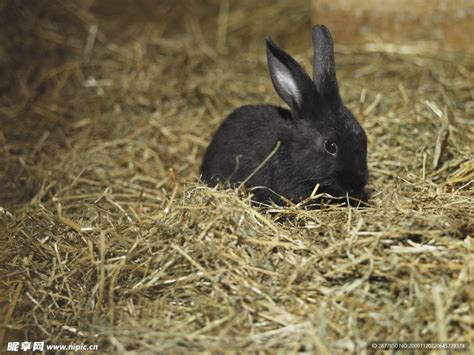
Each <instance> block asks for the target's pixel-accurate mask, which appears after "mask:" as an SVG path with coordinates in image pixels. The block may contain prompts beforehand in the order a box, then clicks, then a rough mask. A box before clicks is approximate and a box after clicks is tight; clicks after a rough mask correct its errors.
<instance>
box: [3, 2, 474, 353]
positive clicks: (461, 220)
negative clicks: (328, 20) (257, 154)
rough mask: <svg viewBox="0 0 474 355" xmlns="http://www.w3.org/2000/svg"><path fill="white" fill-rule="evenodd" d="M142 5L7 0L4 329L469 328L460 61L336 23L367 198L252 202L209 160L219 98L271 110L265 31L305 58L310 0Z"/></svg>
mask: <svg viewBox="0 0 474 355" xmlns="http://www.w3.org/2000/svg"><path fill="white" fill-rule="evenodd" d="M153 4H154V2H152V1H137V2H126V1H121V2H120V3H119V2H117V1H101V2H92V1H89V2H87V1H72V2H62V1H47V2H46V1H37V2H34V3H33V2H31V3H30V2H28V3H27V2H24V1H15V0H13V1H3V2H0V13H1V21H2V31H1V32H0V36H1V37H0V38H1V40H2V42H3V43H5V46H4V47H3V49H2V53H1V56H0V57H1V58H2V59H1V61H2V62H1V63H0V64H1V75H2V77H3V78H4V79H5V80H2V84H1V85H0V91H1V92H2V94H1V95H0V119H1V126H0V163H1V164H0V207H1V209H0V235H1V239H0V243H1V248H0V250H1V252H0V262H1V263H0V272H1V283H0V291H1V293H2V294H3V295H4V297H3V300H1V306H2V307H3V311H2V313H1V314H2V317H3V318H2V320H3V321H2V322H0V323H1V324H0V327H1V328H0V339H2V341H3V344H5V342H7V341H14V340H19V341H23V340H26V339H28V340H30V341H39V340H44V341H46V343H56V344H58V343H64V344H69V343H86V344H99V347H100V351H118V352H123V351H130V352H136V353H143V352H150V353H152V352H188V351H210V352H219V351H224V350H226V349H227V350H228V349H233V350H237V351H259V352H260V351H280V352H282V353H286V352H297V351H307V352H330V353H345V352H348V351H352V352H354V351H355V352H366V351H367V350H366V342H368V341H371V340H392V341H393V340H407V341H408V340H420V341H421V340H423V341H436V340H440V341H444V340H446V341H467V342H470V343H471V344H472V341H473V339H474V337H473V335H474V333H473V331H472V325H473V324H472V304H473V293H472V271H473V266H474V260H473V257H472V248H473V241H472V238H473V233H474V230H473V225H474V223H473V222H474V210H473V208H472V206H473V205H474V190H473V181H474V156H473V150H474V149H473V143H472V142H473V140H474V125H473V124H474V121H473V118H472V117H473V112H474V98H473V86H472V80H473V77H472V72H473V69H474V58H473V56H472V55H471V54H466V53H437V54H423V53H417V52H414V51H409V52H407V53H403V54H399V53H397V52H396V51H387V50H386V47H381V48H380V50H379V49H377V46H371V47H370V48H361V47H358V48H349V47H347V48H346V47H340V46H337V38H336V39H335V41H336V62H337V67H338V78H339V82H340V86H341V92H342V96H343V98H344V100H345V102H346V103H347V106H348V107H349V108H350V109H351V110H352V111H353V112H354V114H355V115H356V116H357V117H358V118H359V120H360V122H361V123H362V125H363V126H364V128H365V129H366V131H367V134H368V138H369V158H368V161H369V171H370V181H369V190H370V193H371V200H370V206H369V207H367V208H348V207H344V206H337V205H333V206H324V207H323V208H321V209H320V210H312V211H307V210H304V209H303V208H301V207H299V206H288V207H284V208H282V207H276V206H269V207H266V208H256V207H253V206H252V205H251V203H250V198H249V196H248V195H247V194H245V193H244V192H242V191H231V190H223V189H218V190H215V189H210V188H208V187H206V186H204V185H203V184H202V183H200V182H199V165H200V161H201V159H202V155H203V152H204V149H205V148H206V145H207V144H208V142H209V141H210V139H211V137H212V134H213V132H214V131H215V129H216V128H217V126H218V125H219V123H220V122H221V121H222V120H223V119H224V117H225V115H226V114H228V113H229V112H230V111H231V110H232V109H234V108H236V107H238V106H239V105H243V104H247V103H261V102H268V103H275V104H280V101H279V100H278V98H277V95H276V94H275V93H274V91H273V88H272V87H271V82H270V80H269V78H268V74H267V69H266V62H265V52H264V41H263V39H264V37H265V36H267V35H271V36H272V38H273V39H274V40H275V41H276V42H277V43H279V44H280V45H281V46H282V47H283V48H285V49H287V50H288V51H289V52H291V53H292V54H294V55H295V57H296V58H297V59H298V60H300V61H301V62H302V63H303V64H304V65H305V66H306V68H309V65H310V63H311V48H310V46H311V42H310V28H311V21H310V19H309V4H307V2H304V1H296V2H294V1H292V2H286V1H276V2H270V1H263V2H258V3H257V2H252V1H242V2H239V4H236V3H233V2H226V1H222V2H220V3H219V2H217V1H205V2H199V3H198V2H187V1H186V2H185V1H182V2H175V1H163V2H160V5H159V6H158V5H153ZM471 348H472V345H471ZM4 349H5V347H4V345H2V350H4Z"/></svg>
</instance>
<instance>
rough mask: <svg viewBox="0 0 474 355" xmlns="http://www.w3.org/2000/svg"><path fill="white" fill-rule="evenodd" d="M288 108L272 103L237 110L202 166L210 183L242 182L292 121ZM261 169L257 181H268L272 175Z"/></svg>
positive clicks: (206, 179) (214, 140)
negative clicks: (267, 174) (272, 104)
mask: <svg viewBox="0 0 474 355" xmlns="http://www.w3.org/2000/svg"><path fill="white" fill-rule="evenodd" d="M290 120H291V114H290V112H289V111H288V110H285V109H283V108H279V107H276V106H271V105H248V106H242V107H240V108H238V109H236V110H235V111H233V112H232V113H231V114H230V115H229V116H228V117H227V118H226V119H225V120H224V122H222V124H221V126H220V127H219V128H218V130H217V132H216V133H215V135H214V137H213V140H212V142H211V144H210V145H209V147H208V149H207V151H206V153H205V155H204V160H203V164H202V167H201V176H202V179H203V180H204V181H205V182H206V183H208V184H209V185H216V184H217V183H218V182H230V183H239V182H242V181H244V180H245V179H247V178H248V177H249V176H250V175H251V174H252V173H253V172H254V171H255V170H256V169H257V168H258V167H259V165H260V164H261V163H262V162H263V161H264V160H265V159H266V158H267V157H268V156H269V154H270V153H271V152H272V150H273V149H274V148H275V146H276V144H277V142H278V141H279V140H280V139H281V134H282V132H287V131H288V127H287V126H288V125H289V124H291V121H290ZM265 170H267V169H263V170H259V174H258V175H257V176H254V179H253V180H254V182H255V183H258V184H265V182H266V181H262V180H270V179H271V177H270V176H265Z"/></svg>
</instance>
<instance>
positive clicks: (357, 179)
mask: <svg viewBox="0 0 474 355" xmlns="http://www.w3.org/2000/svg"><path fill="white" fill-rule="evenodd" d="M368 176H369V174H368V172H367V171H363V172H356V173H352V174H348V173H346V174H343V179H342V180H343V182H344V184H345V185H346V186H348V187H350V188H352V189H354V190H358V189H361V188H363V187H364V186H365V185H367V180H368Z"/></svg>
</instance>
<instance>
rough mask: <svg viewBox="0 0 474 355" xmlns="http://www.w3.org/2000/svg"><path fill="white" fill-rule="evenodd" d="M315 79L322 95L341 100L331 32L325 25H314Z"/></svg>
mask: <svg viewBox="0 0 474 355" xmlns="http://www.w3.org/2000/svg"><path fill="white" fill-rule="evenodd" d="M313 48H314V56H313V81H314V84H315V85H316V88H317V89H318V91H319V94H320V95H321V96H324V97H326V98H329V99H334V100H340V96H339V89H338V86H337V79H336V64H335V62H334V45H333V42H332V36H331V32H329V30H328V28H327V27H326V26H323V25H316V26H314V27H313Z"/></svg>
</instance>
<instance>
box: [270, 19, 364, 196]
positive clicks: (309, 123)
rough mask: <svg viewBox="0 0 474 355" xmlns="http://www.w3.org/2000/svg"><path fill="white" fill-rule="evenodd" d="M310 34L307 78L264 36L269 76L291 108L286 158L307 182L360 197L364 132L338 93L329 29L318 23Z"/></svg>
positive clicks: (295, 64)
mask: <svg viewBox="0 0 474 355" xmlns="http://www.w3.org/2000/svg"><path fill="white" fill-rule="evenodd" d="M312 36H313V46H314V57H313V80H311V79H310V78H309V76H308V75H307V74H306V73H305V71H304V70H303V68H302V67H301V66H300V65H299V64H298V63H297V62H296V61H295V60H294V59H293V58H292V57H291V56H290V55H288V54H287V53H286V52H284V51H283V50H282V49H280V48H279V47H278V46H276V45H275V44H274V43H273V42H272V40H271V39H270V38H267V59H268V67H269V71H270V77H271V79H272V82H273V85H274V87H275V90H276V92H277V93H278V95H279V96H280V97H281V98H282V99H283V100H284V101H285V102H286V103H287V104H288V106H289V107H290V109H291V115H292V120H291V126H292V129H291V132H288V134H289V135H291V138H290V141H291V142H292V148H291V150H290V151H289V157H288V159H291V160H292V161H293V162H294V166H295V167H296V168H297V169H298V173H297V175H298V178H299V179H301V181H302V182H303V181H304V182H307V183H308V186H311V185H312V186H313V187H314V186H315V185H316V184H317V183H319V184H320V190H319V191H321V192H327V193H329V194H331V195H333V196H345V195H346V193H347V194H349V196H351V197H355V198H357V199H362V200H366V198H367V197H366V194H365V192H364V187H365V185H366V183H367V178H368V169H367V137H366V134H365V131H364V129H363V128H362V127H361V126H360V124H359V123H358V122H357V120H356V119H355V117H354V116H353V115H352V113H351V112H350V111H349V110H348V109H347V108H346V107H345V106H344V104H343V102H342V100H341V97H340V95H339V89H338V84H337V79H336V68H335V62H334V49H333V41H332V37H331V33H330V32H329V30H328V29H327V28H326V27H325V26H322V25H318V26H315V27H314V28H313V31H312Z"/></svg>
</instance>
